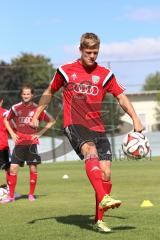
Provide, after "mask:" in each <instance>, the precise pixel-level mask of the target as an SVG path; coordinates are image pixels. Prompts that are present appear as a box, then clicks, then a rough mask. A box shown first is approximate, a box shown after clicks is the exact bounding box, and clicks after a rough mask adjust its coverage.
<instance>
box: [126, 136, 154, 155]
mask: <svg viewBox="0 0 160 240" xmlns="http://www.w3.org/2000/svg"><path fill="white" fill-rule="evenodd" d="M122 150H123V152H124V154H125V155H126V156H127V157H129V158H134V159H141V158H144V157H145V156H147V154H148V153H149V150H150V146H149V141H148V139H147V137H146V136H144V135H143V134H142V133H139V132H130V133H128V134H127V135H126V136H125V137H124V139H123V143H122Z"/></svg>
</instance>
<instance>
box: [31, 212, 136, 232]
mask: <svg viewBox="0 0 160 240" xmlns="http://www.w3.org/2000/svg"><path fill="white" fill-rule="evenodd" d="M109 217H110V218H118V219H122V220H123V219H125V218H124V217H119V216H109ZM52 219H55V220H56V221H57V222H59V223H62V224H69V225H75V226H78V227H80V228H82V229H87V230H92V231H93V216H92V215H67V216H60V217H46V218H38V219H33V220H32V221H30V222H28V224H34V223H37V222H39V221H46V220H52ZM131 229H135V227H133V226H128V225H127V226H117V227H113V228H112V232H111V233H113V232H114V231H120V230H123V231H124V230H126V231H127V230H131ZM96 232H97V231H96Z"/></svg>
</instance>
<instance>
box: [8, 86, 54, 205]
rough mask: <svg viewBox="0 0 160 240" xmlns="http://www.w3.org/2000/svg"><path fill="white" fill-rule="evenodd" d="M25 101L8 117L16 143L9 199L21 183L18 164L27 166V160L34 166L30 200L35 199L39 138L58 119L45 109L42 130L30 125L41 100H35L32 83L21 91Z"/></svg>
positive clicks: (41, 116)
mask: <svg viewBox="0 0 160 240" xmlns="http://www.w3.org/2000/svg"><path fill="white" fill-rule="evenodd" d="M20 95H21V98H22V101H21V102H19V103H17V104H15V105H13V106H12V107H11V109H10V110H9V112H8V114H7V116H6V117H5V125H6V128H7V129H8V132H9V133H10V135H11V137H12V139H13V141H14V142H15V147H14V149H13V152H12V156H11V165H10V175H9V197H8V199H6V200H5V202H13V201H14V200H15V199H14V192H15V187H16V183H17V174H18V168H19V166H20V167H23V166H24V163H25V162H26V163H27V165H28V166H29V169H30V190H29V194H28V199H29V201H34V200H35V196H34V192H35V188H36V183H37V176H38V173H37V165H38V164H40V163H41V158H40V156H39V155H38V152H37V144H38V142H39V141H38V139H39V137H40V136H42V135H43V134H44V133H45V132H46V131H47V129H49V128H50V127H51V126H52V125H53V124H54V122H55V121H54V119H53V118H52V117H51V115H49V114H48V113H47V112H46V111H42V113H41V114H40V116H39V121H45V122H46V125H45V126H44V128H43V129H42V130H40V131H37V130H36V129H35V128H32V127H31V126H30V122H31V121H32V118H33V115H34V113H35V111H36V108H37V104H35V103H34V102H33V96H34V89H33V88H32V86H30V85H24V86H23V87H22V89H21V91H20ZM10 120H12V121H14V127H12V126H11V125H10Z"/></svg>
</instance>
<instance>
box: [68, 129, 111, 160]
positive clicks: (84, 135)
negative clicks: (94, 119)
mask: <svg viewBox="0 0 160 240" xmlns="http://www.w3.org/2000/svg"><path fill="white" fill-rule="evenodd" d="M64 132H65V135H66V136H67V137H68V139H69V141H70V143H71V145H72V147H73V149H74V150H75V152H76V153H77V154H78V156H79V157H80V159H84V156H83V154H82V153H81V147H82V145H83V144H84V143H86V142H93V143H94V144H95V145H96V149H97V152H98V156H99V160H110V161H112V152H111V145H110V142H109V140H108V138H107V136H106V133H102V132H95V131H92V130H89V129H88V128H86V127H84V126H82V125H70V126H68V127H66V128H65V129H64Z"/></svg>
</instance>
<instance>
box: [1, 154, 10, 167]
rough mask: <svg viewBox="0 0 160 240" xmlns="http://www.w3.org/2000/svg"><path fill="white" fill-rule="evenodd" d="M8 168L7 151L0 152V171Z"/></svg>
mask: <svg viewBox="0 0 160 240" xmlns="http://www.w3.org/2000/svg"><path fill="white" fill-rule="evenodd" d="M9 167H10V162H9V149H4V150H0V169H3V170H8V169H9Z"/></svg>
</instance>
